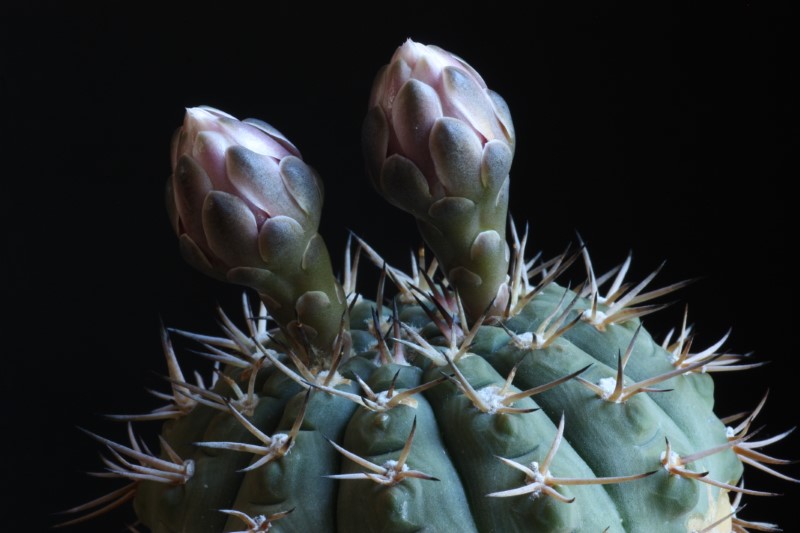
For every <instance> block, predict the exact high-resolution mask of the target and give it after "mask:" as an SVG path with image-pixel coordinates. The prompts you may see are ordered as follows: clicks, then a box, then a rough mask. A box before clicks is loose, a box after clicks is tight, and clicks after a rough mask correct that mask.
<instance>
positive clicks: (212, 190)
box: [168, 107, 322, 279]
mask: <svg viewBox="0 0 800 533" xmlns="http://www.w3.org/2000/svg"><path fill="white" fill-rule="evenodd" d="M172 169H173V174H172V176H171V179H170V183H169V184H168V191H169V195H168V206H169V208H170V214H171V218H172V223H173V226H174V228H175V230H176V232H177V233H178V235H179V237H180V240H181V250H182V251H183V253H184V256H185V257H186V259H187V260H188V261H189V262H190V263H191V264H192V265H193V266H195V267H197V268H198V269H200V270H202V271H204V272H206V273H208V274H210V275H213V276H215V277H217V278H220V279H226V278H227V275H228V272H229V271H230V269H232V268H235V267H241V266H247V267H258V266H260V265H261V264H262V263H263V262H264V260H265V258H264V255H265V252H266V253H268V252H269V251H268V250H261V249H260V241H261V240H263V235H262V233H263V232H264V231H265V222H266V221H267V220H269V219H274V218H276V217H289V218H290V219H291V220H292V221H293V222H294V223H296V224H298V225H299V226H300V227H302V228H303V230H304V231H312V232H316V230H317V227H318V225H319V215H320V212H321V208H322V185H321V183H320V182H319V178H318V177H317V175H316V173H315V172H314V171H313V170H312V169H311V168H310V167H308V166H307V165H306V164H305V163H304V162H303V161H302V159H300V152H299V151H298V150H297V148H295V147H294V145H293V144H292V143H290V142H289V141H288V140H287V139H286V138H285V137H284V136H283V135H281V133H280V132H278V131H277V130H275V129H274V128H272V127H271V126H269V125H268V124H266V123H264V122H260V121H256V120H252V119H249V120H246V121H244V122H240V121H239V120H237V119H236V118H234V117H232V116H231V115H228V114H227V113H224V112H222V111H219V110H216V109H213V108H210V107H196V108H191V109H187V110H186V117H185V119H184V123H183V126H182V127H181V128H180V129H179V130H178V131H177V132H176V134H175V136H174V137H173V142H172Z"/></svg>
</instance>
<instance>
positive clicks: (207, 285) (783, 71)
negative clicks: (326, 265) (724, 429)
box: [0, 1, 800, 531]
mask: <svg viewBox="0 0 800 533" xmlns="http://www.w3.org/2000/svg"><path fill="white" fill-rule="evenodd" d="M109 4H111V3H109ZM113 4H114V7H97V6H95V7H92V8H91V9H89V8H88V7H82V8H81V7H74V6H67V5H66V3H61V2H52V3H47V2H30V3H28V4H27V5H28V7H26V8H8V7H3V8H0V95H1V96H2V104H3V110H2V112H1V113H0V116H2V122H1V123H0V125H1V126H2V127H1V128H0V133H1V134H2V139H0V141H1V142H2V144H0V146H2V149H1V150H0V154H2V158H3V162H4V164H3V165H2V167H0V176H2V180H3V187H2V189H0V200H2V203H3V208H2V209H0V246H1V248H0V276H2V283H0V297H1V298H2V302H3V307H4V309H5V318H4V320H3V322H2V325H0V333H1V334H2V339H3V345H4V347H3V348H2V351H1V352H0V355H1V356H2V362H3V370H2V372H0V376H1V378H0V379H2V394H3V408H4V412H5V415H4V416H3V419H4V420H3V426H2V427H3V430H2V431H3V437H2V441H3V442H4V446H5V447H6V450H5V451H4V453H3V466H2V467H1V468H0V476H2V478H1V479H2V485H3V487H4V488H5V489H6V490H10V491H11V496H10V499H9V498H8V497H5V498H4V502H3V505H4V506H6V505H7V506H8V508H7V510H6V511H5V512H3V515H2V516H3V517H2V519H0V522H5V525H6V526H9V527H6V528H4V527H2V526H0V529H3V530H6V529H9V528H10V526H17V527H22V526H25V527H26V531H38V530H42V531H44V530H45V529H46V528H47V526H49V525H51V524H53V523H54V522H55V521H57V520H58V519H59V518H58V517H57V516H55V515H54V513H56V512H57V511H59V510H62V509H64V508H66V507H69V506H73V505H77V504H79V503H82V502H84V501H86V500H88V499H91V498H93V497H96V496H99V495H100V494H101V493H103V491H105V490H107V488H108V487H109V484H107V483H105V482H104V481H103V480H97V479H93V478H88V477H86V476H85V475H84V474H83V472H84V471H86V470H97V469H98V468H99V466H100V463H99V460H98V458H97V453H98V451H99V446H98V445H96V443H94V442H93V441H91V439H90V438H89V437H87V436H86V435H84V434H83V433H81V432H80V431H79V430H78V429H77V426H80V427H83V428H86V429H89V430H91V431H96V432H98V433H102V434H103V435H106V436H109V437H112V438H115V439H124V429H123V427H122V426H121V425H119V424H116V423H112V422H109V421H107V420H105V419H104V418H102V416H101V415H102V414H105V413H131V412H145V411H147V410H149V409H152V408H153V407H155V406H157V405H158V403H157V400H155V399H154V398H152V397H150V396H149V395H148V394H147V393H146V391H145V387H148V388H156V389H159V390H161V389H164V388H165V384H164V383H163V381H162V380H161V379H160V378H159V377H158V376H159V375H160V374H162V373H163V372H164V370H165V369H164V363H163V360H162V356H161V353H160V345H159V337H158V324H159V320H160V319H163V321H164V322H165V323H166V324H167V325H168V326H171V327H177V328H183V329H191V330H197V331H201V332H205V333H212V332H215V331H216V330H215V318H214V309H215V306H216V305H217V304H218V303H219V304H222V305H223V306H225V307H226V308H227V309H230V310H232V311H233V312H236V311H237V310H238V309H239V307H238V305H239V297H240V290H239V289H238V288H235V287H230V286H226V285H223V284H221V283H217V282H214V281H211V280H209V279H206V278H204V277H203V276H202V275H200V274H199V273H196V272H194V271H193V270H191V269H190V268H189V267H188V266H187V265H185V264H184V263H183V261H182V260H181V258H180V256H179V254H178V250H177V246H176V240H175V237H174V235H173V234H172V232H171V229H170V227H169V223H168V221H167V218H166V215H165V210H164V207H163V205H164V204H163V187H164V183H165V180H166V178H167V176H168V175H169V173H170V168H169V157H168V154H169V141H170V136H171V134H172V132H173V130H174V129H175V128H176V127H177V126H179V125H180V123H181V121H182V117H183V109H184V108H185V107H190V106H195V105H200V104H208V105H212V106H215V107H218V108H220V109H223V110H226V111H228V112H230V113H232V114H234V115H236V116H238V117H240V118H245V117H251V116H252V117H257V118H261V119H264V120H266V121H267V122H270V123H271V124H273V125H274V126H275V127H277V128H278V129H280V130H281V131H282V132H283V133H284V134H286V135H287V136H288V137H289V138H290V139H292V140H293V142H294V143H295V144H296V145H297V146H298V147H299V148H300V150H301V151H302V152H303V155H304V158H305V160H306V161H307V162H308V163H310V164H311V165H312V166H314V167H315V168H317V170H318V171H319V172H320V173H321V175H322V176H323V179H324V180H325V184H326V206H325V211H324V214H323V223H322V228H321V233H322V235H323V237H324V238H325V240H326V242H327V243H328V245H329V247H330V249H331V253H332V255H333V257H334V261H335V264H336V265H337V268H338V265H341V260H342V250H343V246H344V242H345V239H346V237H347V231H348V229H351V230H353V231H355V232H356V233H357V234H359V235H361V236H362V237H364V238H365V239H367V240H368V241H369V242H371V243H372V244H373V245H374V246H375V247H376V248H377V249H378V250H379V251H380V252H381V253H383V254H384V256H385V257H386V258H387V259H388V260H389V261H390V262H394V263H396V264H398V265H399V266H403V267H405V266H407V264H408V262H407V258H408V253H409V250H410V249H411V248H413V247H416V246H417V244H418V242H419V241H418V237H417V234H416V232H415V230H414V226H413V223H412V221H411V219H410V218H409V217H408V216H407V215H405V214H404V213H401V212H398V211H396V210H395V209H394V208H391V207H389V206H388V204H386V203H385V202H384V201H383V200H382V199H381V198H380V197H379V196H378V195H377V194H375V193H374V192H373V190H372V189H371V188H370V186H369V184H368V183H367V181H366V178H365V174H364V172H363V167H362V159H361V150H360V146H359V135H360V133H359V130H360V125H361V120H362V118H363V116H364V113H365V110H366V102H367V97H368V94H369V88H370V84H371V81H372V77H373V75H374V73H375V72H376V71H377V69H378V68H379V67H380V66H381V65H383V64H384V63H386V62H387V61H388V60H389V58H390V57H391V55H392V53H393V52H394V50H395V48H396V47H397V46H399V45H400V44H401V43H402V42H403V41H404V40H405V39H406V38H408V37H410V38H413V39H414V40H416V41H419V42H422V43H426V44H438V45H440V46H442V47H444V48H446V49H448V50H451V51H453V52H455V53H457V54H459V55H460V56H462V57H463V58H464V59H466V60H467V61H468V62H470V63H471V64H472V65H473V66H474V67H475V68H476V69H478V70H479V71H480V72H481V73H482V75H483V77H484V78H485V80H486V81H487V83H488V84H489V86H490V87H491V88H493V89H494V90H496V91H497V92H499V93H500V94H501V95H503V96H504V97H505V99H506V101H507V102H508V104H509V106H510V108H511V110H512V114H513V118H514V122H515V126H516V130H517V139H518V141H517V142H518V145H517V154H516V158H515V163H514V167H513V169H512V178H513V179H512V195H511V211H512V213H513V215H514V216H515V218H516V219H517V220H518V221H519V222H520V223H523V222H525V221H528V222H530V229H531V243H532V248H533V249H534V250H541V251H543V252H544V254H545V256H546V257H550V256H552V255H555V254H556V253H559V252H560V251H561V250H562V249H563V248H564V247H565V246H566V245H567V243H569V242H572V243H575V241H576V232H579V233H580V234H581V236H582V237H583V238H584V239H585V240H586V242H587V243H588V246H589V249H590V251H591V253H592V257H593V258H594V262H595V266H596V268H597V269H598V271H605V270H607V269H609V268H611V267H612V266H614V265H616V264H618V263H619V262H621V261H622V260H623V259H624V258H625V256H626V254H627V253H628V251H631V250H632V251H633V254H634V261H633V268H632V274H633V276H632V279H634V280H637V281H638V280H639V279H642V278H643V277H644V276H646V275H647V274H649V273H650V272H651V271H652V270H654V269H655V268H657V267H658V265H659V264H660V263H661V262H662V261H663V260H667V263H666V265H665V267H664V269H663V271H662V272H661V273H660V274H659V276H658V278H657V281H658V282H659V283H661V284H662V285H663V284H668V283H672V282H676V281H679V280H683V279H686V278H694V277H699V278H701V279H700V281H699V282H697V283H695V284H693V285H692V286H691V287H689V288H687V289H685V290H683V291H681V293H680V294H679V295H678V296H677V297H676V298H674V299H675V300H676V304H675V305H673V306H672V307H671V308H669V309H667V310H665V311H662V312H661V313H659V314H658V315H655V316H652V317H648V318H647V319H646V320H645V322H646V324H647V325H648V328H649V329H650V330H651V331H652V332H653V333H654V335H655V336H656V338H661V337H662V336H663V335H664V333H666V331H668V330H669V329H670V328H671V327H677V326H678V325H679V323H680V319H681V315H682V312H683V306H684V302H690V303H691V306H690V320H691V321H692V322H694V323H696V324H697V333H698V335H697V341H696V345H695V346H698V347H700V348H705V347H706V346H708V345H710V344H712V343H713V342H715V341H716V340H717V339H718V338H719V337H721V336H722V335H723V334H725V332H726V331H727V330H728V328H732V334H731V337H730V339H729V341H728V342H727V343H726V345H725V346H726V348H727V349H729V350H730V351H732V352H735V353H744V352H751V351H752V352H754V356H755V357H756V358H757V359H758V360H759V361H764V360H768V361H770V364H768V365H766V366H764V367H762V368H759V369H756V370H753V371H749V372H747V373H735V374H731V375H721V376H718V378H717V383H718V390H719V394H718V408H717V409H716V411H717V413H718V414H719V415H720V416H724V415H728V414H732V413H735V412H739V411H742V410H746V409H751V408H752V407H753V406H755V404H756V403H757V402H758V400H759V399H760V398H761V396H762V395H763V394H764V392H765V391H766V390H767V389H769V390H770V391H771V392H770V399H769V401H768V403H767V407H766V413H765V414H764V415H762V417H761V418H760V421H761V422H763V423H766V424H767V426H766V428H765V430H764V432H763V433H762V435H764V436H769V435H773V434H776V433H778V432H781V431H784V430H786V429H788V428H791V427H793V426H794V425H796V424H797V422H798V418H799V417H798V411H797V401H796V399H795V392H796V388H795V387H796V386H797V385H796V382H797V372H796V370H795V369H794V366H793V365H794V364H795V359H796V358H797V357H798V351H797V343H796V342H795V341H793V340H792V339H793V334H795V333H796V329H797V327H796V305H797V303H796V301H797V287H796V275H795V269H794V268H792V269H790V263H791V262H792V261H793V260H792V258H791V257H790V256H791V254H792V253H793V252H794V249H795V248H796V246H797V237H796V233H795V228H796V223H795V222H794V220H795V218H796V215H797V207H796V201H795V198H794V195H793V194H792V193H790V192H789V191H788V189H787V186H788V185H787V184H788V183H792V182H793V181H794V180H795V179H796V177H797V163H796V160H797V157H798V148H799V147H800V132H799V131H798V118H799V117H798V105H797V94H798V86H797V84H796V83H794V80H793V79H792V77H791V76H790V74H791V73H792V70H795V69H796V59H795V54H794V53H793V51H795V52H796V50H797V47H796V45H797V43H796V28H797V19H796V18H795V17H793V16H792V13H789V12H780V11H778V10H776V9H767V8H765V7H764V6H763V5H761V3H760V2H752V3H749V2H748V3H742V2H725V3H713V5H711V4H708V3H704V4H703V5H704V6H705V7H702V8H698V7H697V6H695V5H692V6H688V5H683V4H680V3H669V2H668V3H659V4H658V5H657V6H656V5H651V6H650V7H642V6H638V7H633V8H632V7H630V6H623V5H621V4H618V3H616V2H608V1H604V2H597V3H595V4H594V5H593V6H591V7H580V6H577V5H574V4H573V5H570V6H569V7H566V6H565V7H563V8H560V9H556V8H552V7H544V6H543V5H540V4H534V5H532V6H530V7H529V9H530V12H526V13H523V12H521V11H520V12H515V11H508V10H504V8H503V7H501V6H500V4H493V5H491V6H489V5H486V6H484V7H483V8H481V9H474V8H467V7H466V6H464V7H461V8H459V9H458V10H457V11H456V10H455V8H454V7H450V6H444V5H438V4H431V3H422V4H419V5H413V4H397V5H392V4H387V5H386V6H385V9H386V11H385V12H381V13H375V14H369V13H364V12H362V11H355V10H348V9H347V8H344V7H342V6H336V7H328V8H325V9H323V10H320V9H318V8H314V9H311V8H309V7H308V6H304V5H302V4H301V3H299V2H297V3H270V4H269V5H267V4H263V5H260V7H259V8H256V9H254V8H252V7H247V6H246V5H244V4H237V3H236V2H224V3H220V4H219V5H217V6H216V7H215V8H214V9H208V10H203V9H202V8H200V7H198V6H197V5H194V4H186V5H179V4H175V6H176V7H174V8H173V9H174V10H175V11H176V13H177V14H175V15H167V14H165V13H163V9H159V10H147V9H146V8H143V7H141V4H132V3H131V4H125V3H113ZM697 4H700V3H697ZM126 5H127V8H126ZM364 272H365V276H364V282H365V283H364V285H362V290H363V291H364V292H366V293H367V294H371V293H372V290H373V287H374V276H373V274H372V273H371V270H370V267H367V268H365V270H364ZM571 274H572V276H573V279H575V280H579V279H580V276H579V274H580V270H579V269H573V272H572V273H571ZM371 276H373V277H371ZM181 359H182V361H184V364H185V365H186V366H187V367H188V368H192V365H193V363H194V359H192V357H191V355H190V354H188V353H185V352H184V353H182V354H181ZM198 367H201V368H205V366H203V365H202V364H199V365H198ZM137 428H138V430H139V431H140V432H141V433H142V434H143V435H144V436H145V437H146V439H148V442H150V443H153V442H154V435H155V429H156V427H155V426H152V425H138V426H137ZM797 443H798V437H797V436H794V435H793V436H791V437H790V438H789V439H787V440H786V441H784V442H782V443H780V444H777V445H774V446H772V447H770V448H768V449H767V451H768V452H772V453H773V454H774V455H777V456H779V457H788V458H797V457H798V455H800V454H798V453H797V448H798V446H797ZM783 470H784V471H786V472H788V473H790V474H792V475H795V476H796V475H799V474H800V471H798V468H797V467H796V466H790V467H786V468H784V469H783ZM746 476H747V481H748V486H749V487H751V488H756V489H766V490H775V491H777V492H782V493H784V494H785V496H783V497H781V498H752V497H749V498H747V501H748V502H749V503H748V507H747V509H746V510H745V511H744V512H742V513H741V516H742V517H743V518H748V519H753V520H764V521H778V522H780V523H781V525H782V526H784V528H785V529H786V530H787V531H792V530H793V528H795V526H794V524H795V523H796V521H794V520H793V519H791V518H789V517H790V514H791V511H792V508H793V507H796V505H797V502H798V496H800V490H798V487H797V486H796V485H793V484H791V483H788V482H783V481H777V480H774V479H772V478H768V477H766V476H763V475H760V474H758V473H753V471H749V472H748V473H747V474H746ZM126 520H130V514H128V513H127V512H125V511H118V512H115V513H114V514H112V515H111V516H110V517H109V518H107V519H101V520H98V521H96V522H93V523H91V524H87V525H85V526H82V527H77V528H73V530H75V531H122V530H123V529H124V528H123V527H122V524H123V523H125V521H126ZM9 521H10V524H9Z"/></svg>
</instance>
